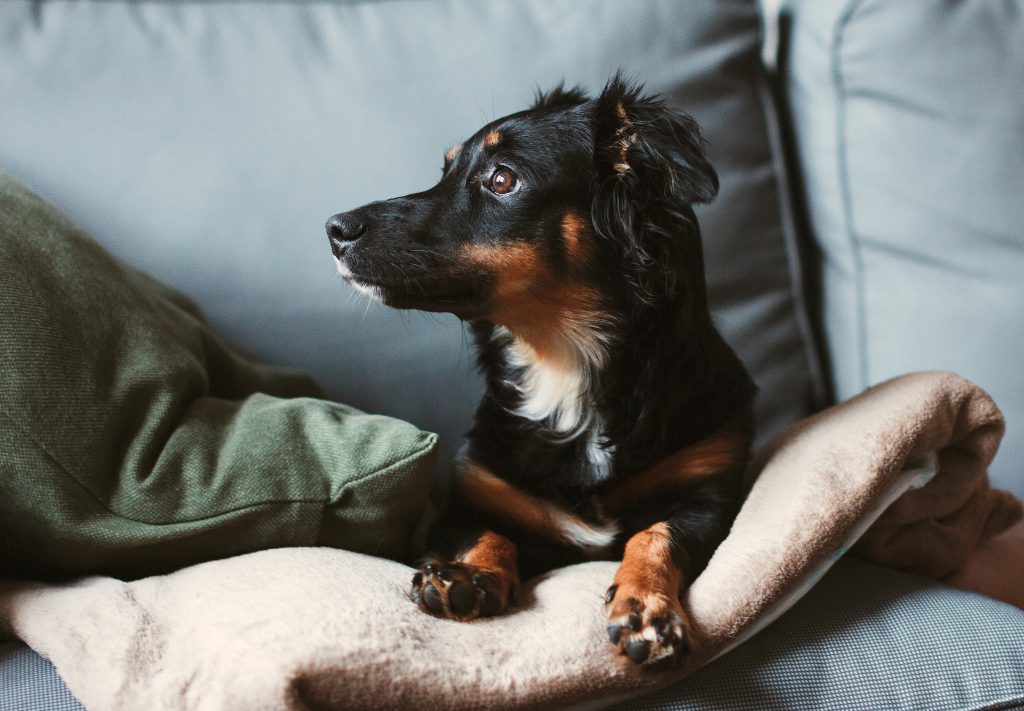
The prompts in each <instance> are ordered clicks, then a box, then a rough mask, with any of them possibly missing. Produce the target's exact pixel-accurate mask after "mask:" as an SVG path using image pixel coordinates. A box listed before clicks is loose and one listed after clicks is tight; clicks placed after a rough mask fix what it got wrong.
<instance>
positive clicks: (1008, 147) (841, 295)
mask: <svg viewBox="0 0 1024 711" xmlns="http://www.w3.org/2000/svg"><path fill="white" fill-rule="evenodd" d="M790 14H791V16H792V32H791V36H790V52H789V55H788V58H787V59H786V62H785V64H786V66H787V67H788V69H787V72H786V79H787V89H788V100H789V104H790V109H791V111H792V115H793V123H794V133H795V135H796V142H797V148H798V152H799V158H800V164H801V167H802V177H803V183H804V185H805V186H806V187H807V191H806V192H807V195H806V199H807V207H808V211H809V217H810V222H811V226H812V228H813V233H814V237H815V239H816V242H817V245H818V247H819V248H820V250H821V253H822V256H821V258H822V267H823V272H822V274H823V284H822V286H823V308H822V311H823V315H824V317H823V327H824V334H825V337H826V340H827V343H828V349H827V350H828V358H829V362H830V365H831V370H832V375H833V378H834V382H835V391H836V395H837V397H838V398H839V399H844V398H846V397H849V396H850V395H853V394H854V393H856V392H859V391H860V390H862V389H863V388H864V387H866V386H868V385H871V384H873V383H876V382H879V381H881V380H885V379H887V378H889V377H891V376H893V375H897V374H899V373H903V372H906V371H910V370H921V369H939V370H953V371H956V372H958V373H960V374H961V375H963V376H965V377H967V378H969V379H971V380H974V381H975V382H977V383H978V384H980V385H981V386H982V387H984V388H986V389H987V390H988V391H989V392H990V393H991V394H992V395H993V397H994V398H995V400H996V402H997V403H998V404H999V406H1000V407H1001V408H1002V409H1003V410H1004V412H1005V414H1006V419H1007V434H1006V438H1005V440H1004V442H1003V447H1002V451H1001V453H1000V454H999V456H998V457H997V458H996V460H995V462H994V464H993V467H992V476H993V480H994V483H995V484H996V485H997V486H1002V487H1005V488H1010V489H1013V490H1014V491H1016V493H1017V494H1019V495H1024V368H1022V367H1021V358H1022V355H1024V308H1022V304H1024V198H1022V196H1024V162H1022V158H1024V92H1022V91H1021V87H1024V42H1022V41H1021V38H1022V37H1024V2H1021V1H1020V0H1011V1H1008V2H960V3H949V2H942V1H941V0H921V1H919V2H900V1H899V0H808V1H804V2H793V3H791V10H790Z"/></svg>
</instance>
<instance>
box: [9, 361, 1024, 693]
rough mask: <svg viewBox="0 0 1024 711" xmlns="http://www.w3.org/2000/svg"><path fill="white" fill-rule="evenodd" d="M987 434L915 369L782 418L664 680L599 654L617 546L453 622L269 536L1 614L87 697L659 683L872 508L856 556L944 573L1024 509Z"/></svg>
mask: <svg viewBox="0 0 1024 711" xmlns="http://www.w3.org/2000/svg"><path fill="white" fill-rule="evenodd" d="M1002 433H1003V420H1002V416H1001V415H1000V413H999V410H998V408H997V407H996V406H995V404H994V403H993V402H992V400H991V399H990V398H989V397H988V395H986V394H985V393H984V392H983V391H982V390H981V389H979V388H978V387H976V386H974V385H972V384H971V383H969V382H967V381H965V380H963V379H962V378H959V377H958V376H955V375H952V374H948V373H917V374H912V375H908V376H903V377H901V378H897V379H894V380H891V381H889V382H886V383H883V384H881V385H878V386H876V387H874V388H871V389H870V390H868V391H866V392H865V393H863V394H861V395H860V396H858V397H856V398H853V399H852V400H850V401H848V402H846V403H843V404H841V405H838V406H836V407H834V408H831V409H829V410H827V411H824V412H822V413H820V414H818V415H816V416H814V417H811V418H808V419H807V420H805V421H803V422H800V423H797V424H796V425H794V426H792V427H791V428H789V429H788V430H786V431H785V432H783V433H782V434H780V435H779V436H778V437H776V438H775V439H774V440H773V441H772V442H771V443H769V444H768V445H767V446H766V447H764V448H763V449H762V451H761V452H759V454H758V456H757V457H756V459H755V461H754V462H753V463H752V469H751V471H752V473H754V474H756V479H755V480H754V483H753V485H752V487H751V489H750V493H749V496H748V498H747V500H746V502H745V504H744V506H743V508H742V510H741V511H740V514H739V516H738V517H737V519H736V522H735V524H734V526H733V528H732V531H731V532H730V534H729V536H728V538H727V539H726V540H725V542H724V543H723V544H722V545H721V547H720V548H719V549H718V551H717V552H716V553H715V555H714V557H713V558H712V560H711V562H710V563H709V565H708V567H707V569H706V570H705V571H704V572H703V573H702V574H701V575H700V577H699V578H698V579H697V580H696V581H695V582H694V584H693V586H692V587H691V588H690V591H689V593H688V596H687V601H686V602H687V606H688V608H689V611H690V614H691V616H692V618H693V622H694V627H695V631H696V634H697V636H698V638H697V640H696V646H695V649H694V652H693V654H692V656H691V658H690V659H689V661H688V664H687V666H686V668H685V669H682V670H679V671H677V672H673V673H671V674H668V675H652V674H650V673H644V672H642V671H638V670H636V669H631V668H625V667H622V666H621V665H619V664H617V663H616V662H615V659H614V658H613V655H612V654H611V653H610V651H609V650H608V649H607V641H606V636H605V631H604V627H605V620H604V615H603V604H602V603H603V600H602V594H603V591H604V589H605V588H606V586H607V585H608V582H609V581H610V580H611V578H612V575H613V574H614V571H615V567H616V566H615V564H614V563H587V564H583V565H578V566H572V567H569V568H564V569H561V570H557V571H554V572H552V573H550V574H548V575H546V576H543V577H542V578H540V579H537V580H535V581H532V582H530V583H528V584H527V585H526V586H525V590H524V593H523V598H524V599H523V601H522V604H521V605H520V606H519V607H518V608H517V609H514V610H512V611H510V612H508V613H507V614H504V615H501V616H499V617H497V618H494V619H489V620H481V621H477V622H473V623H468V624H467V623H458V622H451V621H446V620H439V619H435V618H432V617H429V616H426V615H423V614H422V613H420V612H419V611H418V610H417V609H416V607H415V606H414V605H413V604H412V603H410V602H409V601H408V598H407V592H408V585H409V579H410V578H411V574H412V571H411V569H409V568H407V567H406V566H403V565H400V564H398V563H395V562H392V561H386V560H381V559H376V558H371V557H368V556H364V555H359V554H356V553H350V552H345V551H337V550H330V549H324V548H295V549H278V550H270V551H263V552H259V553H253V554H249V555H246V556H241V557H237V558H231V559H227V560H221V561H214V562H210V563H205V564H202V565H197V566H193V567H191V568H186V569H183V570H180V571H178V572H176V573H173V574H171V575H167V576H163V577H155V578H147V579H144V580H139V581H135V582H132V583H123V582H120V581H116V580H113V579H109V578H86V579H84V580H81V581H78V582H76V583H72V584H67V585H40V584H33V583H6V584H4V585H2V586H0V626H6V629H7V631H8V632H9V633H12V634H14V635H16V636H18V637H20V638H21V639H23V640H25V641H26V642H27V643H28V644H29V645H30V646H32V647H33V648H35V649H36V650H38V651H39V652H40V653H42V654H43V655H45V656H47V657H49V658H50V659H51V660H52V661H53V662H54V664H55V665H56V667H57V669H58V671H59V672H60V674H61V675H62V677H63V678H64V679H65V681H66V682H67V684H68V686H69V688H70V689H71V691H72V692H73V693H74V694H75V695H76V696H77V697H78V698H79V699H80V700H81V701H82V702H83V704H84V705H85V706H86V708H88V709H90V711H114V710H118V711H120V710H128V709H139V708H147V709H196V710H200V709H218V710H224V711H229V710H231V709H246V710H247V711H258V710H259V709H291V710H294V711H299V710H303V711H307V710H309V709H341V708H367V709H371V708H374V709H384V708H405V707H410V706H416V707H417V708H480V707H488V706H491V707H517V708H546V707H555V706H564V705H566V704H570V703H573V702H577V701H585V700H589V699H593V698H596V697H598V696H607V695H609V694H616V693H625V692H628V691H630V690H636V689H639V688H642V687H646V686H650V685H652V684H660V683H665V682H669V681H673V680H675V679H678V678H679V677H680V676H682V675H685V674H686V673H688V672H689V671H692V670H693V669H694V668H696V667H697V666H699V665H700V664H703V663H705V662H706V661H708V660H709V659H711V658H713V657H714V656H716V655H718V654H720V653H722V652H723V651H724V650H727V649H728V648H730V647H731V646H734V645H735V644H737V643H739V642H741V641H742V640H744V639H746V638H747V637H749V635H750V634H752V633H753V632H755V631H756V630H758V629H760V628H761V627H762V626H763V625H764V624H766V623H767V622H769V621H770V620H771V619H774V617H776V616H777V615H779V614H781V613H782V612H783V611H784V610H785V609H786V608H788V606H789V605H791V604H792V603H793V602H795V601H796V599H797V598H798V597H799V595H800V594H802V592H804V591H806V589H808V588H809V587H810V585H811V584H813V582H814V581H815V580H816V579H817V577H820V575H821V574H823V572H824V570H825V569H827V567H828V566H829V565H830V564H831V563H832V562H834V560H835V559H837V558H838V557H839V556H840V555H841V554H842V553H843V552H845V551H846V549H847V548H848V547H850V546H851V545H853V544H854V542H855V540H856V538H857V537H858V536H859V535H860V534H861V533H863V530H864V528H865V527H866V526H867V525H868V524H869V523H870V522H872V521H875V519H876V518H877V521H876V522H875V525H874V526H873V527H871V528H870V529H869V530H868V531H867V533H865V534H864V535H863V536H860V541H859V543H857V545H856V547H855V552H856V553H857V554H858V555H861V556H862V557H866V558H868V559H870V560H874V561H878V562H881V563H884V564H887V565H893V566H897V567H901V568H906V569H908V570H911V571H914V572H917V573H921V574H926V575H931V576H933V577H939V576H944V575H947V574H949V573H950V572H952V571H954V570H956V569H957V568H959V567H960V566H961V565H962V564H963V562H964V560H965V559H966V556H967V554H968V553H969V552H970V551H971V550H972V549H973V548H974V547H975V546H977V545H978V544H979V543H981V542H983V541H984V540H987V539H988V538H990V537H991V536H993V535H995V534H996V533H998V532H999V531H1002V530H1004V529H1005V528H1007V527H1009V526H1010V525H1011V524H1012V523H1013V522H1014V521H1016V520H1018V519H1020V517H1021V504H1020V502H1019V501H1018V500H1016V499H1015V498H1014V497H1013V496H1011V495H1010V494H1007V493H1005V492H997V491H993V490H992V489H991V488H990V487H989V485H988V479H987V475H986V470H987V466H988V464H989V462H990V461H991V459H992V457H993V456H994V455H995V452H996V450H997V448H998V445H999V441H1000V439H1001V437H1002ZM928 461H932V462H936V463H937V468H938V471H937V473H934V476H932V474H933V472H931V471H928V467H922V465H921V463H922V462H928ZM914 487H918V488H914ZM894 500H895V503H892V502H893V501H894ZM890 504H891V505H890ZM883 510H884V511H885V513H882V512H883ZM879 516H880V518H879Z"/></svg>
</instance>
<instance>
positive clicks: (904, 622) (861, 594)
mask: <svg viewBox="0 0 1024 711" xmlns="http://www.w3.org/2000/svg"><path fill="white" fill-rule="evenodd" d="M616 708H619V709H622V710H623V711H634V710H637V711H639V710H640V709H644V710H647V711H662V710H664V711H668V710H669V709H707V710H709V711H710V710H711V709H723V710H726V709H758V710H759V711H775V710H776V709H780V710H781V709H844V711H856V710H858V709H863V710H864V711H877V710H878V709H887V711H895V710H896V709H930V710H938V709H943V710H952V709H964V710H966V709H982V708H1000V709H1011V708H1012V709H1016V708H1024V612H1022V611H1020V610H1018V609H1017V608H1015V607H1011V606H1009V605H1006V604H1003V603H1000V602H995V601H993V600H989V599H987V598H983V597H980V596H978V595H974V594H972V593H966V592H963V591H960V590H954V589H952V588H946V587H943V586H941V585H938V584H936V583H934V582H932V581H927V580H925V579H923V578H916V577H913V576H910V575H905V574H903V573H899V572H896V571H894V570H889V569H887V568H880V567H877V566H873V565H871V564H869V563H864V562H861V561H857V560H851V559H846V560H844V561H841V562H840V563H839V564H837V565H836V566H835V567H834V568H833V569H832V570H831V571H830V572H829V573H828V574H827V575H826V576H825V577H824V578H823V579H822V581H821V582H820V583H819V584H818V586H817V587H815V588H814V589H813V590H812V591H811V592H810V593H808V594H807V596H806V597H804V598H803V599H802V600H801V601H800V602H798V603H797V604H796V605H795V606H794V607H793V608H792V609H791V610H790V611H789V612H787V613H786V614H785V615H784V616H783V617H781V618H779V620H777V621H776V622H775V623H774V624H772V626H771V627H769V628H768V629H766V630H765V631H764V632H762V633H760V634H758V635H757V636H755V637H754V638H753V639H751V640H749V641H748V642H746V643H745V644H743V645H742V646H740V647H739V648H737V649H736V650H735V651H733V652H730V653H729V654H728V655H726V656H725V657H722V658H720V659H718V660H717V661H715V662H712V663H711V664H709V665H708V666H706V667H704V668H703V669H700V670H698V671H697V672H695V673H694V674H693V675H691V676H690V677H689V678H687V679H685V680H684V681H682V682H680V683H679V684H677V685H675V686H673V687H670V688H668V689H665V690H662V691H658V692H655V693H653V694H650V695H647V696H644V697H641V698H639V699H635V700H631V701H628V702H624V703H622V704H619V705H618V706H617V707H616Z"/></svg>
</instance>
